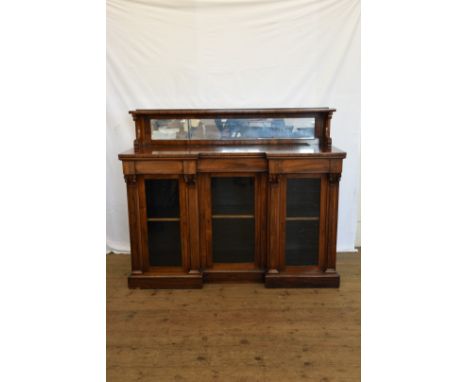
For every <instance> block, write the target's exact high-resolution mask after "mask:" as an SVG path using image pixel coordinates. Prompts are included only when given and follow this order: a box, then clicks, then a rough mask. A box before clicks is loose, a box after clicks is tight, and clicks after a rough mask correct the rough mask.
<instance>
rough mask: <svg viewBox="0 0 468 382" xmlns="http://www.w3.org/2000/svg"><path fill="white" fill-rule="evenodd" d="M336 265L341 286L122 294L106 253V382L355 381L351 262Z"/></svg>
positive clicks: (118, 270) (355, 303)
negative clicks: (331, 287) (334, 287)
mask: <svg viewBox="0 0 468 382" xmlns="http://www.w3.org/2000/svg"><path fill="white" fill-rule="evenodd" d="M337 268H338V271H339V273H340V274H341V288H340V289H266V288H265V287H264V286H263V284H208V285H206V284H205V285H204V287H203V289H198V290H129V289H127V280H126V275H127V273H128V271H129V269H130V257H129V256H127V255H108V256H107V380H108V381H109V382H120V381H122V382H132V381H140V382H147V381H152V382H165V381H223V382H224V381H278V382H290V381H317V382H325V381H359V380H360V354H361V352H360V256H359V255H357V254H343V253H342V254H338V266H337Z"/></svg>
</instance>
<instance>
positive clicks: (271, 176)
mask: <svg viewBox="0 0 468 382" xmlns="http://www.w3.org/2000/svg"><path fill="white" fill-rule="evenodd" d="M268 182H270V183H271V184H278V182H279V176H278V174H268Z"/></svg>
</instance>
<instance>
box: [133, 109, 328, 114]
mask: <svg viewBox="0 0 468 382" xmlns="http://www.w3.org/2000/svg"><path fill="white" fill-rule="evenodd" d="M334 111H336V109H332V108H329V107H313V108H262V109H254V108H252V109H136V110H131V111H129V113H130V114H132V115H165V116H169V115H181V114H184V115H186V116H195V115H206V114H210V115H211V114H216V115H223V114H229V115H236V114H237V115H243V114H249V115H250V114H263V113H266V114H279V115H281V114H285V113H286V114H291V113H299V114H301V113H324V112H334Z"/></svg>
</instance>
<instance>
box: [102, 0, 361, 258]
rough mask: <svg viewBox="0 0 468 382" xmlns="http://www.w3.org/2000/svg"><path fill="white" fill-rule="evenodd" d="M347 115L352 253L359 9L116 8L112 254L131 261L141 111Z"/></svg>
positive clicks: (326, 0)
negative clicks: (127, 165) (126, 158)
mask: <svg viewBox="0 0 468 382" xmlns="http://www.w3.org/2000/svg"><path fill="white" fill-rule="evenodd" d="M315 106H329V107H335V108H337V113H336V114H335V116H334V118H333V120H332V138H333V145H335V146H337V147H339V148H341V149H343V150H346V151H347V152H348V157H347V158H346V159H345V161H344V171H343V176H342V178H341V189H340V210H339V227H338V250H352V249H353V248H354V239H355V233H356V220H357V190H358V179H359V171H360V170H359V166H360V159H359V158H360V154H359V150H360V148H359V145H360V142H359V140H360V138H359V136H360V135H359V133H360V2H359V0H310V1H305V0H289V1H288V0H281V1H280V0H275V1H271V0H270V1H267V0H256V1H250V0H205V1H189V0H186V1H177V0H165V1H163V0H139V1H129V0H108V3H107V246H108V249H109V250H113V251H118V252H122V251H129V248H130V246H129V236H128V222H127V202H126V191H125V183H124V180H123V175H122V169H121V163H120V162H119V160H118V159H117V154H118V153H119V152H121V151H124V150H127V149H129V148H130V147H131V146H132V143H133V139H134V125H133V121H132V119H131V117H130V116H129V114H128V110H131V109H135V108H243V107H245V108H255V107H315Z"/></svg>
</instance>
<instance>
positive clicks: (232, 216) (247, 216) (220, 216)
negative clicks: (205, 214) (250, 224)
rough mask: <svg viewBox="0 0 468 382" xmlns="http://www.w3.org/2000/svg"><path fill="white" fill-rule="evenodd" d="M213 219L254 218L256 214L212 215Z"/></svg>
mask: <svg viewBox="0 0 468 382" xmlns="http://www.w3.org/2000/svg"><path fill="white" fill-rule="evenodd" d="M211 217H212V218H213V219H253V218H254V217H255V216H254V215H232V214H229V215H211Z"/></svg>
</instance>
